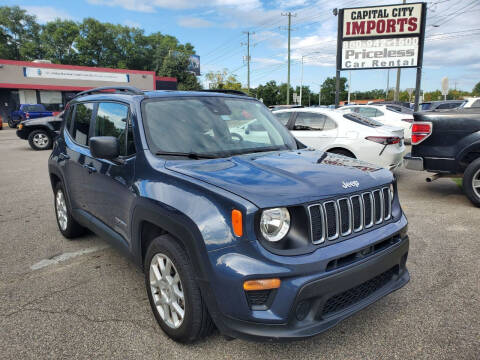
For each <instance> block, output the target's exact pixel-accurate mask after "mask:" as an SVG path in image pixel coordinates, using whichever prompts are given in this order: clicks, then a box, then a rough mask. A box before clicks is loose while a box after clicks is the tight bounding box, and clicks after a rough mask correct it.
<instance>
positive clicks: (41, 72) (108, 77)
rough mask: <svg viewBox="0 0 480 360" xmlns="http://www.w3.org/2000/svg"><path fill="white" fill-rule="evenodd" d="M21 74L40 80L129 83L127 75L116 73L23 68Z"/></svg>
mask: <svg viewBox="0 0 480 360" xmlns="http://www.w3.org/2000/svg"><path fill="white" fill-rule="evenodd" d="M23 74H24V76H25V77H29V78H42V79H58V80H86V81H108V82H119V83H128V82H129V76H128V74H123V73H116V72H102V71H82V70H66V69H50V68H43V67H42V68H38V67H24V68H23Z"/></svg>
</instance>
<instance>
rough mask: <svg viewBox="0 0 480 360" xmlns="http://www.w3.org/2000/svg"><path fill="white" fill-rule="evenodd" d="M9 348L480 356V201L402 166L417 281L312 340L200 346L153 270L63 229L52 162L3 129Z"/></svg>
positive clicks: (1, 215)
mask: <svg viewBox="0 0 480 360" xmlns="http://www.w3.org/2000/svg"><path fill="white" fill-rule="evenodd" d="M0 154H1V156H0V247H1V251H0V354H1V355H0V357H1V358H3V359H30V358H36V359H38V358H71V357H75V358H79V359H93V358H121V359H126V358H138V359H140V358H148V359H154V358H159V359H177V358H179V359H218V358H222V359H249V358H255V359H269V360H270V359H277V358H282V359H314V358H315V359H336V360H338V359H387V358H388V359H392V358H394V359H412V358H415V359H419V358H425V359H478V358H479V357H480V276H479V273H480V271H479V270H480V221H479V219H480V209H478V208H475V207H473V206H472V205H471V204H470V202H469V201H468V200H467V198H466V197H465V196H464V195H463V194H462V191H461V189H460V188H459V187H458V186H457V184H455V183H454V182H453V181H452V180H451V179H440V180H438V181H435V182H433V183H431V184H427V183H426V182H425V177H426V174H425V173H419V172H413V171H409V170H405V169H400V170H398V171H396V174H397V176H398V178H399V191H400V197H401V202H402V205H403V208H404V210H405V212H406V214H407V216H408V219H409V222H410V225H409V234H410V239H411V245H410V252H409V260H408V267H409V269H410V273H411V281H410V283H409V284H407V285H406V286H405V287H404V288H403V289H401V290H399V291H397V292H396V293H393V294H391V295H389V296H388V297H386V298H384V299H382V300H380V301H379V302H377V303H375V304H374V305H372V306H370V307H369V308H367V309H365V310H363V311H362V312H360V313H358V314H356V315H355V316H353V317H351V318H350V319H348V320H346V321H344V322H343V323H341V324H340V325H339V326H337V327H335V328H334V329H332V330H330V331H328V332H326V333H323V334H321V335H319V336H316V337H314V338H311V339H307V340H304V341H298V342H293V343H286V344H262V343H251V342H245V341H241V340H233V341H227V340H226V339H224V338H223V337H222V336H220V335H219V334H218V333H216V334H214V335H212V336H211V337H209V338H207V339H206V340H204V341H202V342H200V343H198V344H194V345H188V346H187V345H180V344H177V343H175V342H173V341H172V340H170V339H168V338H167V337H166V336H165V335H164V334H163V333H162V331H161V330H160V328H159V327H158V326H157V323H156V321H155V319H154V317H153V314H152V312H151V310H150V306H149V303H148V299H147V295H146V292H145V288H144V280H143V275H142V273H141V272H140V271H139V270H137V268H136V267H135V266H134V265H133V264H131V263H129V262H128V261H127V260H126V259H125V258H124V257H122V256H121V255H120V254H119V253H117V252H116V251H115V250H114V249H112V248H110V247H108V246H107V245H106V243H104V242H103V241H102V240H101V239H100V238H98V237H97V236H95V235H88V236H85V237H83V238H81V239H77V240H74V241H68V240H66V239H64V238H63V237H62V236H61V235H60V232H59V231H58V229H57V224H56V221H55V216H54V210H53V195H52V191H51V188H50V183H49V178H48V173H47V159H48V155H49V152H48V151H46V152H35V151H33V150H31V149H30V147H29V146H28V143H27V142H26V141H23V140H20V139H18V138H17V137H16V135H15V131H13V130H10V129H4V130H3V131H0Z"/></svg>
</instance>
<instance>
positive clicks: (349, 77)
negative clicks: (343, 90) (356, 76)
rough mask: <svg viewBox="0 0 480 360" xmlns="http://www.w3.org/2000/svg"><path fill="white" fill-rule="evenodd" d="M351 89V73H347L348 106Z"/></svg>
mask: <svg viewBox="0 0 480 360" xmlns="http://www.w3.org/2000/svg"><path fill="white" fill-rule="evenodd" d="M351 87H352V72H351V71H349V72H348V99H347V103H348V104H350V88H351Z"/></svg>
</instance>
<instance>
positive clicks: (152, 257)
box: [144, 235, 213, 343]
mask: <svg viewBox="0 0 480 360" xmlns="http://www.w3.org/2000/svg"><path fill="white" fill-rule="evenodd" d="M144 273H145V285H146V287H147V293H148V299H149V300H150V305H151V307H152V310H153V313H154V315H155V318H156V319H157V322H158V324H159V325H160V327H161V328H162V329H163V331H164V332H165V333H166V334H167V335H168V336H170V337H171V338H172V339H173V340H175V341H179V342H184V343H189V342H193V341H196V340H199V339H201V338H203V337H205V336H207V335H208V334H210V332H211V331H212V330H213V323H212V320H211V318H210V315H209V314H208V311H207V307H206V305H205V302H204V301H203V298H202V295H201V293H200V289H199V288H198V285H197V283H196V281H195V272H194V269H193V267H192V264H191V262H190V260H189V258H188V255H187V254H186V252H185V250H183V248H182V247H181V246H180V245H179V244H178V242H177V241H176V240H175V239H174V238H173V237H171V236H170V235H162V236H159V237H157V238H155V239H153V240H152V242H151V243H150V246H149V247H148V250H147V254H146V256H145V264H144Z"/></svg>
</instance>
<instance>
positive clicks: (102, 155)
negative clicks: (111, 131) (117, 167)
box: [90, 136, 120, 160]
mask: <svg viewBox="0 0 480 360" xmlns="http://www.w3.org/2000/svg"><path fill="white" fill-rule="evenodd" d="M90 153H91V154H92V156H93V157H95V158H99V159H107V160H113V159H116V158H118V156H119V155H120V146H119V144H118V139H117V138H116V137H113V136H95V137H92V138H90Z"/></svg>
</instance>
